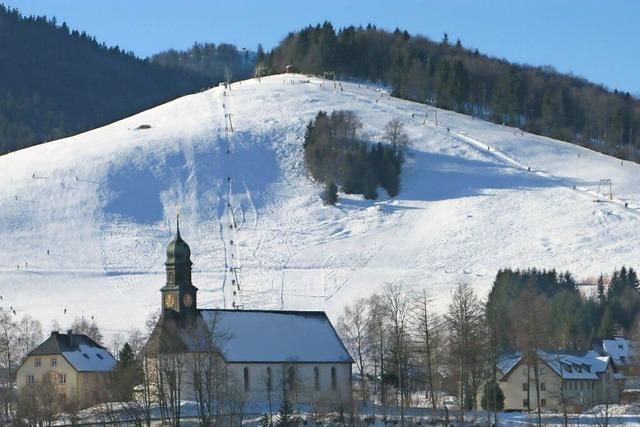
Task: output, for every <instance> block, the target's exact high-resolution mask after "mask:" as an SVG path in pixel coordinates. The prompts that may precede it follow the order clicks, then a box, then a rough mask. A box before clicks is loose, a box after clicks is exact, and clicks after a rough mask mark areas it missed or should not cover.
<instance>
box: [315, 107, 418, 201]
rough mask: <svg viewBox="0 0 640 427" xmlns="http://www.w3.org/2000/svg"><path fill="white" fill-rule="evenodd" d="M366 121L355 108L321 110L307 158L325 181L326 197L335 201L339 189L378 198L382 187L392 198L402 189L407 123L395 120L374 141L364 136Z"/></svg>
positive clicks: (407, 143) (326, 199)
mask: <svg viewBox="0 0 640 427" xmlns="http://www.w3.org/2000/svg"><path fill="white" fill-rule="evenodd" d="M361 129H362V121H361V120H360V118H359V117H358V116H357V115H356V114H355V113H354V112H353V111H344V110H338V111H333V112H332V113H331V114H327V113H326V112H324V111H320V112H318V114H317V115H316V117H315V119H314V120H312V121H311V122H310V123H309V124H308V125H307V129H306V132H305V136H304V159H305V164H306V165H307V169H308V170H309V173H310V174H311V176H312V177H313V178H314V179H315V180H316V181H318V182H321V183H324V184H325V191H324V193H323V200H324V201H325V203H327V204H334V203H335V202H336V200H337V190H338V188H340V189H341V190H342V191H343V192H345V193H347V194H362V195H363V196H364V197H365V199H369V200H375V199H377V198H378V187H379V186H380V187H382V188H384V189H385V190H386V192H387V194H388V195H389V196H390V197H395V196H397V195H398V193H399V192H400V174H401V170H402V163H403V162H404V155H405V150H406V149H407V147H408V146H409V138H408V136H407V134H406V133H405V131H404V125H403V124H402V122H401V121H400V120H398V119H392V120H391V121H390V122H389V123H387V125H386V126H385V132H384V135H383V137H382V139H383V141H385V142H386V143H385V144H383V143H382V142H378V143H375V144H370V143H369V142H368V141H367V140H366V139H365V138H364V137H363V136H362V135H361Z"/></svg>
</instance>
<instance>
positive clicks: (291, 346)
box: [143, 225, 353, 409]
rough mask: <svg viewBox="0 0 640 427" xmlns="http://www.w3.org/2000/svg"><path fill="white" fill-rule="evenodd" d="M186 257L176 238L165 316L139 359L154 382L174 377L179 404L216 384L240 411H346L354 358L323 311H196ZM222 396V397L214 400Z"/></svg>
mask: <svg viewBox="0 0 640 427" xmlns="http://www.w3.org/2000/svg"><path fill="white" fill-rule="evenodd" d="M190 255H191V251H190V248H189V246H188V245H187V244H186V242H184V241H183V240H182V238H181V236H180V230H179V225H178V227H177V234H176V237H175V239H174V240H173V241H172V242H171V243H170V244H169V246H168V247H167V261H166V263H165V266H166V284H165V286H164V287H163V288H162V289H161V290H160V291H161V292H160V293H161V306H162V315H161V316H160V319H159V320H158V323H157V324H156V326H155V328H154V330H153V332H152V334H151V336H150V338H149V340H148V342H147V343H146V345H145V347H144V350H143V352H144V354H145V355H147V356H148V357H149V358H150V359H152V360H153V361H154V362H153V363H152V364H151V365H150V366H152V369H155V370H156V371H157V373H156V374H155V376H156V377H161V376H162V375H163V371H164V376H167V377H171V378H175V377H177V376H176V373H175V370H176V367H177V366H179V370H180V375H179V378H180V379H181V381H180V385H179V388H180V394H181V397H182V398H183V399H191V400H196V399H197V398H198V396H199V398H201V399H202V398H203V393H202V389H203V387H202V385H203V384H204V383H206V382H207V381H209V380H210V379H211V378H214V380H215V381H218V382H219V383H218V384H215V385H214V386H213V387H209V388H208V389H207V390H209V391H210V390H211V389H212V388H215V387H219V388H220V389H221V390H223V391H222V392H221V393H219V394H224V395H226V396H230V395H232V394H233V395H236V396H239V397H240V399H241V400H242V403H243V405H244V406H245V407H253V406H255V407H261V408H264V407H265V406H266V405H273V407H274V408H277V407H278V405H280V404H281V402H282V401H283V400H284V399H285V398H286V399H288V400H289V401H291V402H292V403H294V404H299V405H311V406H326V407H327V408H328V409H331V408H337V407H344V406H345V405H348V404H350V402H351V373H352V372H351V369H352V363H353V359H352V358H351V356H350V355H349V353H348V351H347V350H346V348H345V346H344V345H343V343H342V341H341V340H340V338H339V337H338V334H337V333H336V331H335V329H334V327H333V325H332V324H331V322H330V321H329V318H328V317H327V316H326V314H325V313H324V312H320V311H286V310H227V309H199V308H198V307H197V291H198V289H197V288H196V287H195V286H193V284H192V283H191V267H192V263H191V259H190ZM218 397H219V396H218Z"/></svg>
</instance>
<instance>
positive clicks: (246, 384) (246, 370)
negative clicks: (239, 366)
mask: <svg viewBox="0 0 640 427" xmlns="http://www.w3.org/2000/svg"><path fill="white" fill-rule="evenodd" d="M244 391H249V368H248V367H246V366H245V367H244Z"/></svg>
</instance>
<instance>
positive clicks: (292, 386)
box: [287, 366, 297, 392]
mask: <svg viewBox="0 0 640 427" xmlns="http://www.w3.org/2000/svg"><path fill="white" fill-rule="evenodd" d="M287 377H289V378H288V380H289V381H288V382H289V390H291V391H293V392H295V391H296V381H297V378H296V368H295V367H294V366H289V367H288V368H287Z"/></svg>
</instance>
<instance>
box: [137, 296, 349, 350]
mask: <svg viewBox="0 0 640 427" xmlns="http://www.w3.org/2000/svg"><path fill="white" fill-rule="evenodd" d="M214 347H215V351H216V352H219V353H220V354H221V356H222V358H223V359H224V360H225V361H226V362H228V363H286V362H298V363H353V359H352V358H351V356H350V355H349V352H348V351H347V349H346V348H345V347H344V345H343V344H342V341H341V340H340V337H338V334H337V333H336V331H335V329H334V328H333V326H332V325H331V322H330V321H329V318H328V317H327V315H326V314H325V313H324V312H321V311H277V310H223V309H214V310H198V312H197V314H195V315H194V316H191V315H188V316H183V317H181V316H178V315H173V316H167V317H163V318H161V319H160V321H159V322H158V324H157V325H156V328H155V329H154V331H153V332H152V334H151V336H150V337H149V340H148V341H147V344H146V345H145V349H144V352H145V353H147V354H158V353H175V352H187V353H194V352H206V351H211V350H212V349H213V348H214Z"/></svg>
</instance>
